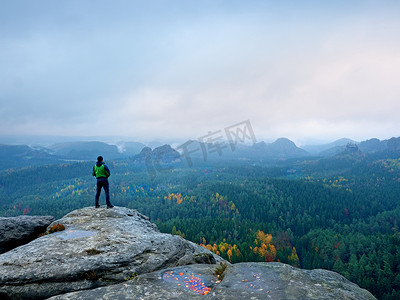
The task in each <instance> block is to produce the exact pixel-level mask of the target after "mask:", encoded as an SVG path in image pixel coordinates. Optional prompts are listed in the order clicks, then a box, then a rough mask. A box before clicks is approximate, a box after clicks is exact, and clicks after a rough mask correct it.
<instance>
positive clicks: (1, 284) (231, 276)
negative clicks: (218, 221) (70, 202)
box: [0, 207, 375, 300]
mask: <svg viewBox="0 0 400 300" xmlns="http://www.w3.org/2000/svg"><path fill="white" fill-rule="evenodd" d="M58 224H62V225H63V226H59V225H58ZM63 227H65V230H62V231H59V232H54V233H51V234H47V235H44V236H43V237H40V238H38V239H36V240H34V241H32V242H30V243H29V244H26V245H23V246H20V247H18V248H15V249H13V250H11V251H9V252H6V253H4V254H1V255H0V299H45V298H49V297H51V299H53V300H56V299H59V300H60V299H74V300H75V299H184V298H186V299H196V298H200V297H202V298H208V299H210V298H212V299H248V298H251V299H269V298H271V299H278V300H279V299H335V300H341V299H343V300H344V299H360V300H363V299H375V298H374V297H373V296H372V295H371V294H370V293H369V292H367V291H366V290H363V289H361V288H359V287H358V286H356V285H354V284H352V283H351V282H350V281H348V280H347V279H345V278H344V277H342V276H341V275H339V274H337V273H334V272H330V271H325V270H311V271H310V270H301V269H297V268H294V267H291V266H289V265H285V264H281V263H239V264H234V265H231V264H229V263H226V261H224V260H223V259H222V258H221V257H219V256H217V255H215V254H213V253H211V252H210V251H208V250H207V249H205V248H203V247H200V246H198V245H196V244H194V243H192V242H189V241H186V240H185V239H183V238H181V237H180V236H175V235H170V234H165V233H161V232H159V230H158V229H157V227H156V225H154V224H152V223H151V222H150V221H149V219H148V218H147V217H146V216H144V215H142V214H140V213H138V212H137V211H136V210H131V209H128V208H123V207H114V208H113V209H106V208H98V209H96V208H91V207H86V208H83V209H79V210H75V211H72V212H71V213H69V214H67V215H66V216H64V217H63V218H61V219H59V220H57V221H55V222H53V223H52V224H50V226H49V227H48V231H49V229H54V228H61V229H62V228H63ZM49 232H50V231H49ZM216 263H226V265H220V264H216ZM217 270H218V272H219V273H220V274H223V275H224V276H223V278H222V277H219V278H218V277H217V276H216V272H217ZM221 279H222V280H221Z"/></svg>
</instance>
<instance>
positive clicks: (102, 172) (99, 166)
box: [92, 156, 114, 208]
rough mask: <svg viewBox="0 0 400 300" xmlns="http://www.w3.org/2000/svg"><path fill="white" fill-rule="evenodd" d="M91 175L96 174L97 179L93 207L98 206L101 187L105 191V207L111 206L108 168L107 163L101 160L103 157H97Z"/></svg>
mask: <svg viewBox="0 0 400 300" xmlns="http://www.w3.org/2000/svg"><path fill="white" fill-rule="evenodd" d="M92 175H93V176H96V179H97V192H96V198H95V200H96V201H95V207H96V208H99V207H100V204H99V198H100V193H101V188H103V189H104V192H105V193H106V204H107V208H113V207H114V206H113V205H112V204H111V202H110V188H109V184H108V177H110V169H109V168H108V167H107V165H106V164H105V163H104V162H103V157H102V156H99V157H97V162H96V165H95V166H94V167H93V172H92Z"/></svg>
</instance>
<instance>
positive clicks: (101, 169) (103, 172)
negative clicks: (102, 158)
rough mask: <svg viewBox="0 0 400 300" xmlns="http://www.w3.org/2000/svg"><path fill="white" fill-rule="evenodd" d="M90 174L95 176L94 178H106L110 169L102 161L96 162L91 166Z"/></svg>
mask: <svg viewBox="0 0 400 300" xmlns="http://www.w3.org/2000/svg"><path fill="white" fill-rule="evenodd" d="M92 175H93V176H96V178H108V177H109V176H110V170H109V169H108V167H107V166H106V164H105V163H104V162H101V163H99V162H97V163H96V165H95V166H94V167H93V172H92Z"/></svg>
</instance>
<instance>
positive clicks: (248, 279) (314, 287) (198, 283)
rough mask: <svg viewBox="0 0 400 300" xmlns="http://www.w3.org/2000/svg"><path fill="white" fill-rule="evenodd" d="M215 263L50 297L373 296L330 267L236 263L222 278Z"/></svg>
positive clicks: (341, 299) (355, 299) (353, 299)
mask: <svg viewBox="0 0 400 300" xmlns="http://www.w3.org/2000/svg"><path fill="white" fill-rule="evenodd" d="M216 267H217V266H215V265H188V266H182V267H175V268H167V269H164V270H159V271H156V272H152V273H148V274H143V275H139V276H137V277H135V278H133V279H132V280H129V281H126V282H125V283H121V284H117V285H113V286H106V287H100V288H96V289H92V290H87V291H80V292H73V293H68V294H64V295H59V296H55V297H52V298H50V299H51V300H84V299H85V300H89V299H118V300H123V299H198V298H203V299H274V300H283V299H285V300H290V299H293V300H294V299H296V300H301V299H304V300H306V299H307V300H309V299H321V300H330V299H332V300H369V299H371V300H372V299H375V297H374V296H372V294H371V293H369V292H368V291H366V290H364V289H361V288H360V287H358V286H357V285H355V284H353V283H351V282H350V281H348V280H347V279H345V278H344V277H343V276H341V275H339V274H337V273H335V272H331V271H326V270H301V269H297V268H294V267H292V266H289V265H285V264H282V263H238V264H233V265H228V266H227V268H226V270H225V272H224V273H223V275H224V277H223V279H222V281H220V280H219V279H218V278H217V277H216V275H215V271H216Z"/></svg>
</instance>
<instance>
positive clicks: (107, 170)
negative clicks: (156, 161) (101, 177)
mask: <svg viewBox="0 0 400 300" xmlns="http://www.w3.org/2000/svg"><path fill="white" fill-rule="evenodd" d="M104 169H105V170H106V172H107V173H108V174H107V178H108V177H110V175H111V172H110V169H109V168H108V167H107V165H104Z"/></svg>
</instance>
